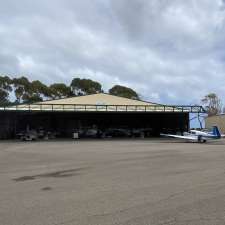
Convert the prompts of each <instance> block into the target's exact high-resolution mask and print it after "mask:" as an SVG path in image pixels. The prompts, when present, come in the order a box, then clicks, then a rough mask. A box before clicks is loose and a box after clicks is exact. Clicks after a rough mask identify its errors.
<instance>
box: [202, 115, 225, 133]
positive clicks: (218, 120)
mask: <svg viewBox="0 0 225 225" xmlns="http://www.w3.org/2000/svg"><path fill="white" fill-rule="evenodd" d="M205 126H206V127H207V128H209V127H212V126H218V128H219V129H220V131H221V132H222V133H223V134H225V114H221V115H215V116H209V117H206V119H205Z"/></svg>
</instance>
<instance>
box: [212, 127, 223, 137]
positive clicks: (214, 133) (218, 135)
mask: <svg viewBox="0 0 225 225" xmlns="http://www.w3.org/2000/svg"><path fill="white" fill-rule="evenodd" d="M212 133H213V135H215V136H217V137H218V138H220V137H221V134H220V131H219V129H218V127H217V126H213V130H212Z"/></svg>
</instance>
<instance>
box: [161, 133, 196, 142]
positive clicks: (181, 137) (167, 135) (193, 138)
mask: <svg viewBox="0 0 225 225" xmlns="http://www.w3.org/2000/svg"><path fill="white" fill-rule="evenodd" d="M160 135H161V136H165V137H173V138H180V139H185V140H195V141H196V140H198V137H197V136H191V135H187V136H182V135H173V134H160Z"/></svg>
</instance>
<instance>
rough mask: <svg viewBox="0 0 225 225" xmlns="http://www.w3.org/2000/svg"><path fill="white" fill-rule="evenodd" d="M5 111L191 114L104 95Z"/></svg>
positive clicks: (172, 107) (179, 109)
mask: <svg viewBox="0 0 225 225" xmlns="http://www.w3.org/2000/svg"><path fill="white" fill-rule="evenodd" d="M0 110H1V109H0ZM3 110H9V111H14V110H16V111H51V112H57V111H63V112H78V111H81V112H189V109H185V108H183V107H182V108H180V107H176V106H168V105H160V104H156V103H151V102H145V101H140V100H133V99H128V98H123V97H118V96H114V95H109V94H104V93H99V94H93V95H86V96H78V97H70V98H63V99H56V100H50V101H44V102H37V103H33V104H21V105H14V106H7V107H4V108H3Z"/></svg>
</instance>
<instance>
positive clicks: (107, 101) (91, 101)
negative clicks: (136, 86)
mask: <svg viewBox="0 0 225 225" xmlns="http://www.w3.org/2000/svg"><path fill="white" fill-rule="evenodd" d="M39 104H65V105H66V104H73V105H124V106H126V105H155V104H154V103H150V102H144V101H139V100H133V99H128V98H123V97H118V96H114V95H109V94H104V93H100V94H93V95H86V96H79V97H70V98H64V99H57V100H51V101H44V102H39Z"/></svg>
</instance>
